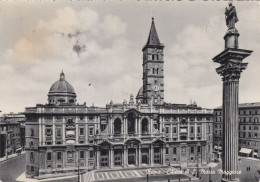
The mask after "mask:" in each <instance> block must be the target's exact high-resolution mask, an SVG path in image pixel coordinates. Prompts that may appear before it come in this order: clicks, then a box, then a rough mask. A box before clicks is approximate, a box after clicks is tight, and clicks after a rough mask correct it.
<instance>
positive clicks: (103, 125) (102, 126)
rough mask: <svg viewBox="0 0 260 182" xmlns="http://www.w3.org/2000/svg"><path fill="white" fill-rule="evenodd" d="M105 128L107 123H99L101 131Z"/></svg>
mask: <svg viewBox="0 0 260 182" xmlns="http://www.w3.org/2000/svg"><path fill="white" fill-rule="evenodd" d="M106 128H107V124H103V123H102V124H101V125H100V129H101V131H104V130H105V129H106Z"/></svg>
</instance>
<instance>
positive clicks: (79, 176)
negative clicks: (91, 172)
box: [78, 160, 80, 182]
mask: <svg viewBox="0 0 260 182" xmlns="http://www.w3.org/2000/svg"><path fill="white" fill-rule="evenodd" d="M78 182H80V176H79V160H78Z"/></svg>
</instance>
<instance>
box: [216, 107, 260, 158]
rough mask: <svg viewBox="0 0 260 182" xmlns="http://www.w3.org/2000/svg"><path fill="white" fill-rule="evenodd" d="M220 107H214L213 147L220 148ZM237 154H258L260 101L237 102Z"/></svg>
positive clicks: (254, 155)
mask: <svg viewBox="0 0 260 182" xmlns="http://www.w3.org/2000/svg"><path fill="white" fill-rule="evenodd" d="M222 129H223V123H222V107H218V108H216V109H214V142H213V144H214V149H215V151H217V150H218V151H221V150H222V136H223V133H222ZM238 135H239V154H240V155H241V156H251V157H259V156H260V103H259V102H256V103H244V104H239V131H238Z"/></svg>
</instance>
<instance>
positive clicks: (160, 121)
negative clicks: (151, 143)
mask: <svg viewBox="0 0 260 182" xmlns="http://www.w3.org/2000/svg"><path fill="white" fill-rule="evenodd" d="M161 118H162V117H159V126H158V127H159V129H160V130H159V131H160V133H162V129H163V120H162V119H161Z"/></svg>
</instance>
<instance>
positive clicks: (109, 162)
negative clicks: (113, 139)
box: [108, 149, 112, 168]
mask: <svg viewBox="0 0 260 182" xmlns="http://www.w3.org/2000/svg"><path fill="white" fill-rule="evenodd" d="M111 164H112V163H111V150H110V149H108V167H110V168H111Z"/></svg>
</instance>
